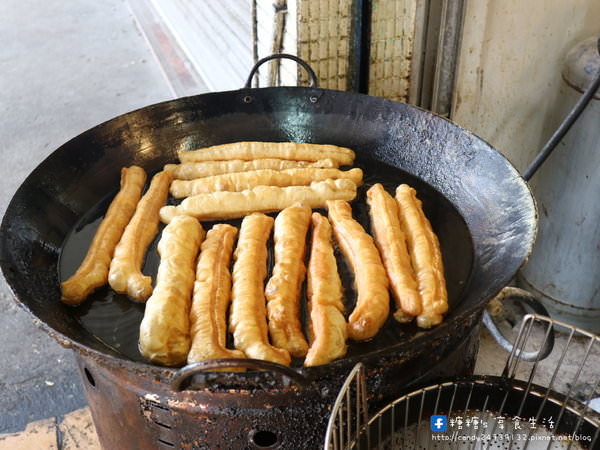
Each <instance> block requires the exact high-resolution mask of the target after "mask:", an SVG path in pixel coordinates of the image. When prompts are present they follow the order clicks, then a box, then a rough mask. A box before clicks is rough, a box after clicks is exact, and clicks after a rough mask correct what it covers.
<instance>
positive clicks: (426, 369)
mask: <svg viewBox="0 0 600 450" xmlns="http://www.w3.org/2000/svg"><path fill="white" fill-rule="evenodd" d="M472 322H474V323H471V322H469V323H464V324H462V325H463V326H464V327H466V328H468V329H469V330H470V332H469V333H468V335H467V336H459V335H458V334H457V333H456V332H454V333H452V334H451V335H446V336H442V337H440V338H439V339H436V340H433V341H431V343H430V345H429V346H428V349H427V350H426V351H422V352H420V353H419V352H417V351H415V348H416V347H414V348H412V349H407V350H406V351H404V352H398V353H396V354H393V355H392V354H387V355H382V356H381V357H377V356H374V357H372V358H367V359H365V364H366V366H367V386H368V392H369V393H370V394H371V396H370V399H369V402H370V403H371V404H372V405H373V408H380V407H381V406H382V405H384V404H386V403H387V402H389V401H391V400H393V399H394V398H397V397H398V396H400V395H402V394H404V393H406V392H408V391H410V390H411V389H414V388H415V387H417V386H421V385H423V384H425V383H431V382H435V381H440V380H443V379H447V378H453V377H456V376H462V375H467V374H471V373H472V371H473V368H474V365H475V358H476V355H477V348H478V342H479V325H478V323H479V317H478V316H474V317H473V321H472ZM417 353H418V354H417ZM78 363H79V368H80V371H81V375H82V382H83V384H84V387H85V391H86V395H87V397H88V402H89V405H90V409H91V411H92V415H93V417H94V423H95V424H96V428H97V430H98V436H99V438H100V441H101V443H102V445H103V447H104V448H106V449H112V448H119V449H123V450H128V449H136V448H162V447H165V448H182V449H188V448H195V449H196V448H201V449H203V448H206V449H216V448H222V449H230V448H235V449H238V448H239V449H241V448H249V449H255V448H264V447H265V445H260V444H261V443H262V444H264V443H266V442H269V440H271V442H272V445H271V446H270V447H269V448H277V449H282V450H283V449H289V450H297V449H299V448H304V449H316V448H320V447H321V445H322V442H323V438H324V436H325V428H326V425H327V419H328V417H329V410H330V408H331V406H332V404H333V401H334V400H335V396H336V395H337V392H338V390H339V388H340V386H341V384H342V383H343V381H344V378H345V376H346V374H347V371H342V370H339V371H337V372H332V373H331V374H330V375H329V376H327V377H322V378H319V379H315V380H313V381H312V383H311V384H310V385H309V386H307V387H301V386H298V385H291V386H288V387H286V388H282V387H280V386H274V387H273V388H271V389H248V388H240V387H239V379H240V378H241V377H248V378H255V377H256V374H246V375H237V376H235V377H230V376H228V375H219V374H217V373H213V374H207V376H209V377H210V376H222V377H223V378H222V380H225V381H222V384H220V385H219V383H218V382H214V383H213V386H212V387H211V388H210V389H206V388H204V389H200V390H186V391H182V392H176V391H174V390H173V389H171V387H170V382H171V379H170V378H169V377H166V378H157V377H155V376H152V375H151V374H149V373H145V374H144V373H140V372H134V371H131V370H128V369H127V368H126V367H121V368H115V367H114V366H113V365H112V364H111V363H110V361H109V359H108V358H106V357H99V358H98V357H90V356H86V357H84V356H82V355H78ZM261 375H267V376H268V374H261ZM227 378H229V379H230V380H227ZM236 383H238V385H236ZM374 410H376V409H374ZM132 430H135V433H132Z"/></svg>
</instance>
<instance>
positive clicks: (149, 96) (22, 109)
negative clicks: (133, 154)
mask: <svg viewBox="0 0 600 450" xmlns="http://www.w3.org/2000/svg"><path fill="white" fill-rule="evenodd" d="M0 42H2V45H1V46H0V67H1V69H0V110H1V111H2V120H0V142H2V145H1V147H0V160H1V161H2V164H0V216H2V215H4V211H5V209H6V206H7V205H8V202H9V201H10V199H11V197H12V195H13V193H14V192H15V190H16V189H17V187H18V186H19V185H20V183H21V182H22V181H23V180H24V179H25V177H26V176H27V175H28V174H29V172H30V171H31V170H32V169H33V168H34V167H35V166H36V165H37V164H38V163H40V162H41V161H42V159H43V158H45V157H46V156H47V155H48V154H50V153H51V152H52V151H53V150H54V149H56V148H57V147H58V146H60V145H61V144H63V143H64V142H66V141H67V140H69V139H70V138H72V137H74V136H76V135H77V134H79V133H81V132H83V131H85V130H87V129H88V128H91V127H93V126H94V125H97V124H99V123H101V122H103V121H105V120H107V119H110V118H112V117H114V116H116V115H119V114H122V113H125V112H127V111H130V110H132V109H136V108H139V107H142V106H145V105H148V104H151V103H156V102H159V101H163V100H167V99H170V98H172V94H171V89H170V88H169V85H168V84H167V81H166V78H165V77H164V76H163V74H162V72H161V70H160V67H159V65H158V64H157V62H156V60H155V58H154V56H153V54H152V52H151V50H150V48H149V46H148V45H147V43H146V41H145V39H144V37H143V36H142V34H141V33H140V31H139V30H138V29H137V28H136V23H135V21H134V18H133V16H132V14H131V12H130V9H129V5H128V3H127V2H126V1H125V0H103V1H95V0H68V1H65V0H45V1H43V2H40V1H37V0H2V1H1V2H0ZM0 341H1V342H2V344H1V345H0V360H1V361H2V364H1V365H0V393H1V394H0V395H1V400H2V401H0V432H12V431H17V430H21V429H23V428H24V427H25V425H27V423H28V422H30V421H32V420H36V419H42V418H47V417H51V416H61V415H62V414H65V413H68V412H70V411H73V410H75V409H77V408H80V407H82V406H84V405H85V404H86V401H85V399H84V397H83V390H82V388H81V386H80V382H79V375H78V373H77V372H76V366H75V362H74V359H73V356H72V354H71V352H70V351H68V350H64V349H63V348H61V347H60V346H59V345H58V344H57V343H56V342H55V341H54V340H53V339H51V338H49V337H48V336H47V335H46V333H44V332H43V331H41V330H39V329H37V328H36V327H35V326H34V324H33V322H32V320H31V318H30V317H29V315H28V314H27V313H25V312H24V311H22V310H21V309H20V308H19V307H18V306H17V305H16V303H15V302H14V301H13V300H12V298H11V294H10V292H9V290H8V288H7V286H6V284H5V282H4V280H2V282H1V283H0Z"/></svg>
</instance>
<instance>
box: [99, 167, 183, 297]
mask: <svg viewBox="0 0 600 450" xmlns="http://www.w3.org/2000/svg"><path fill="white" fill-rule="evenodd" d="M169 184H171V174H170V173H169V172H165V171H163V172H159V173H157V174H156V175H154V177H153V178H152V181H151V182H150V187H149V188H148V190H147V191H146V193H145V194H144V196H143V197H142V199H141V200H140V202H139V203H138V205H137V208H136V210H135V214H134V215H133V218H132V219H131V221H130V222H129V224H128V225H127V227H126V228H125V231H124V232H123V236H121V240H120V241H119V244H118V245H117V248H116V249H115V254H114V256H113V259H112V262H111V263H110V271H109V273H108V283H109V284H110V287H112V288H113V289H114V290H115V291H116V292H118V293H119V294H127V296H128V297H129V298H130V299H132V300H135V301H137V302H145V301H146V300H148V298H149V297H150V295H151V294H152V278H151V277H148V276H144V274H142V264H143V263H144V256H145V255H146V249H147V248H148V245H150V243H151V242H152V239H154V236H156V233H158V221H159V211H160V208H161V206H163V205H164V204H165V202H166V201H167V196H168V195H169Z"/></svg>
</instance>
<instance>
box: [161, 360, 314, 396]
mask: <svg viewBox="0 0 600 450" xmlns="http://www.w3.org/2000/svg"><path fill="white" fill-rule="evenodd" d="M223 369H254V370H264V371H269V372H271V373H273V374H274V375H276V376H278V377H280V378H282V377H283V378H287V379H289V380H290V381H293V382H294V383H296V384H298V385H299V386H302V387H305V386H308V385H309V384H310V381H309V380H308V378H306V377H305V376H304V375H302V374H301V373H298V372H296V371H295V370H294V369H290V368H289V367H286V366H282V365H281V364H277V363H273V362H270V361H263V360H260V359H251V358H221V359H209V360H207V361H201V362H197V363H193V364H188V365H187V366H185V367H182V368H181V369H179V370H178V371H177V373H176V374H175V376H174V377H173V380H171V389H173V390H174V391H175V392H181V391H184V390H185V389H186V386H185V382H186V380H188V379H189V378H191V377H193V376H194V375H196V374H198V373H202V372H209V371H214V370H223Z"/></svg>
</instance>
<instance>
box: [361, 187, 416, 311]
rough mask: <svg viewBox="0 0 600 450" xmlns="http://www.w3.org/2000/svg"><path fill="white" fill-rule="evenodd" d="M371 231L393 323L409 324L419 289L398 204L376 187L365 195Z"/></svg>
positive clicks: (382, 189)
mask: <svg viewBox="0 0 600 450" xmlns="http://www.w3.org/2000/svg"><path fill="white" fill-rule="evenodd" d="M367 203H368V204H369V207H370V209H369V213H370V216H371V229H372V231H373V235H374V237H375V243H376V244H377V248H378V249H379V253H380V255H381V259H382V260H383V265H384V267H385V271H386V273H387V275H388V279H389V280H390V287H391V289H392V294H393V297H394V300H395V301H396V306H397V307H398V309H397V310H396V312H395V313H394V319H396V320H397V321H398V322H410V321H411V320H412V319H413V317H414V316H418V315H419V314H421V297H420V295H419V286H418V284H417V280H416V277H415V274H414V271H413V268H412V265H411V262H410V256H409V254H408V248H407V246H406V236H405V235H404V233H403V232H402V229H401V227H400V219H399V218H398V204H397V203H396V200H394V197H392V196H391V195H390V194H388V193H387V192H386V190H385V189H384V188H383V186H382V185H381V184H379V183H377V184H375V185H373V186H372V187H371V188H370V189H369V190H368V191H367Z"/></svg>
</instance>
